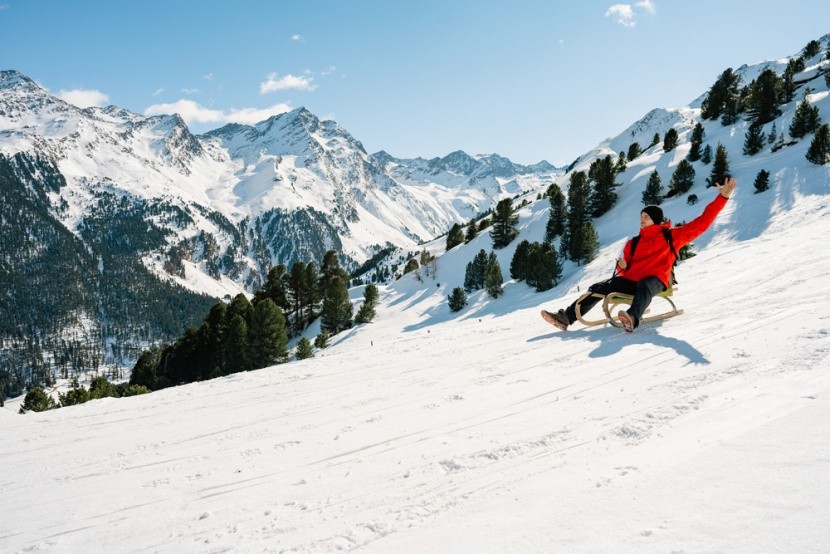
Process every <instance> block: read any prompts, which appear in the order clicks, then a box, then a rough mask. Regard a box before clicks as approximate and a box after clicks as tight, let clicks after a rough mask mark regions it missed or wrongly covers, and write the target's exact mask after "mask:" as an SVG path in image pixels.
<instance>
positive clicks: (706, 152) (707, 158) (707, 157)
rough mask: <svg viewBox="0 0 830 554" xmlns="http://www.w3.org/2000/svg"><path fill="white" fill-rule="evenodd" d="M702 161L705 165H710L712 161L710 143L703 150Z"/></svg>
mask: <svg viewBox="0 0 830 554" xmlns="http://www.w3.org/2000/svg"><path fill="white" fill-rule="evenodd" d="M700 161H701V162H703V164H704V165H709V164H710V163H711V162H712V147H711V146H710V145H708V144H707V145H706V147H705V148H704V149H703V152H702V153H701V154H700Z"/></svg>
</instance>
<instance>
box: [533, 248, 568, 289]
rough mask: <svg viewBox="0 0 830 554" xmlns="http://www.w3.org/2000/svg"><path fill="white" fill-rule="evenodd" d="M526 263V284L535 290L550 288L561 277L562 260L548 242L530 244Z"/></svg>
mask: <svg viewBox="0 0 830 554" xmlns="http://www.w3.org/2000/svg"><path fill="white" fill-rule="evenodd" d="M527 265H528V269H527V284H528V285H530V286H532V287H534V288H535V289H536V291H537V292H542V291H546V290H550V289H552V288H553V287H555V286H556V285H557V284H558V283H559V279H561V278H562V262H561V261H560V259H559V256H558V255H557V254H556V250H554V249H553V245H551V244H550V243H549V242H543V243H538V242H534V243H533V244H531V245H530V248H529V249H528V262H527Z"/></svg>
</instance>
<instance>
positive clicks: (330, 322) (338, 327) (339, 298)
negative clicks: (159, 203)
mask: <svg viewBox="0 0 830 554" xmlns="http://www.w3.org/2000/svg"><path fill="white" fill-rule="evenodd" d="M353 309H354V308H353V306H352V303H351V301H350V300H349V290H348V289H347V288H346V283H345V282H344V281H342V280H341V279H340V278H339V277H335V278H334V280H333V281H332V282H331V285H330V286H329V289H328V291H326V296H325V298H324V299H323V308H322V311H321V313H320V315H321V318H322V320H321V323H320V327H321V329H323V330H325V331H327V332H328V333H329V334H331V335H336V334H337V333H339V332H340V331H344V330H346V329H349V328H351V326H352V312H353Z"/></svg>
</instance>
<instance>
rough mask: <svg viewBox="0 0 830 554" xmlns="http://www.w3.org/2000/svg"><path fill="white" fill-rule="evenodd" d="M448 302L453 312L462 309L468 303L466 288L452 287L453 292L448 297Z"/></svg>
mask: <svg viewBox="0 0 830 554" xmlns="http://www.w3.org/2000/svg"><path fill="white" fill-rule="evenodd" d="M447 302H448V304H449V305H450V310H452V311H453V312H459V311H461V310H462V309H463V308H464V306H466V305H467V295H466V294H464V289H462V288H461V287H455V288H454V289H452V294H450V295H449V296H448V297H447Z"/></svg>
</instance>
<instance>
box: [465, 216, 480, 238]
mask: <svg viewBox="0 0 830 554" xmlns="http://www.w3.org/2000/svg"><path fill="white" fill-rule="evenodd" d="M477 236H478V225H476V220H475V219H473V220H471V221H470V223H469V225H467V232H466V233H465V234H464V243H465V244H466V243H468V242H470V241H471V240H473V239H474V238H476V237H477Z"/></svg>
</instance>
